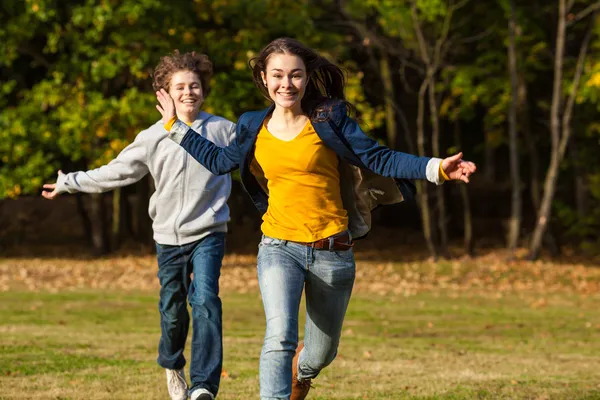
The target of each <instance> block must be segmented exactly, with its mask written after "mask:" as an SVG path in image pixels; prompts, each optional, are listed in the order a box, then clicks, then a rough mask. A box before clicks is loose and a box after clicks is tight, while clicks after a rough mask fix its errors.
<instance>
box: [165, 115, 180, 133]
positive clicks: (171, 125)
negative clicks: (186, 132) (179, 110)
mask: <svg viewBox="0 0 600 400" xmlns="http://www.w3.org/2000/svg"><path fill="white" fill-rule="evenodd" d="M175 121H177V115H173V116H172V117H171V119H170V120H168V121H167V122H165V124H164V127H165V129H166V130H167V132H170V131H171V128H172V127H173V124H175Z"/></svg>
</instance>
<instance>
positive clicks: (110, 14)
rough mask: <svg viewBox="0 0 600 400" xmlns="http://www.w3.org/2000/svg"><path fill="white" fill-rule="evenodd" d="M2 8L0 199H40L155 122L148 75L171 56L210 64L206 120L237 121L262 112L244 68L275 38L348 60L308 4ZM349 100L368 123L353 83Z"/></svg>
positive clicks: (211, 1) (154, 0) (38, 1)
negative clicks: (58, 175)
mask: <svg viewBox="0 0 600 400" xmlns="http://www.w3.org/2000/svg"><path fill="white" fill-rule="evenodd" d="M2 7H3V12H2V14H1V15H0V51H2V53H3V55H4V56H3V57H2V59H1V60H0V68H2V69H1V70H0V77H2V81H1V83H0V93H2V96H1V100H0V106H2V114H1V115H0V127H1V128H2V131H1V132H0V141H1V143H2V144H1V145H0V175H1V178H0V198H3V197H15V196H17V195H20V194H33V193H36V191H38V190H39V188H40V186H41V183H42V182H43V181H44V180H50V179H52V178H53V177H54V173H55V171H56V170H57V169H59V168H63V169H68V168H78V169H79V168H93V167H97V166H100V165H102V164H104V163H106V162H108V161H110V160H111V159H112V158H114V157H115V156H116V155H117V154H118V152H119V151H120V150H122V149H123V148H124V147H125V146H126V145H127V143H129V142H131V141H132V140H133V138H134V137H135V135H136V134H137V133H138V132H139V131H140V130H142V129H144V128H146V127H147V126H148V125H150V124H151V123H154V122H155V121H156V120H158V119H159V118H160V115H159V114H158V113H157V112H156V110H155V108H154V104H155V103H156V100H155V97H154V93H153V92H152V90H151V73H152V70H153V68H154V66H155V65H156V63H157V62H158V60H159V58H160V57H161V56H162V55H164V54H166V53H170V52H171V51H173V50H174V49H179V50H180V51H191V50H196V51H199V52H203V53H206V54H208V55H209V56H210V57H211V60H212V61H213V64H214V70H215V74H214V78H213V81H212V85H213V92H212V95H211V96H209V98H208V99H207V101H206V104H205V110H206V111H208V112H211V113H215V114H218V115H223V116H224V117H226V118H229V119H231V120H234V121H235V120H236V119H237V117H238V116H239V115H240V114H241V113H242V112H244V111H248V110H251V109H256V108H261V107H264V106H265V104H266V102H265V99H263V98H262V96H261V95H260V93H259V92H258V91H257V90H256V88H255V87H254V84H253V83H252V80H251V75H250V72H249V69H248V67H247V65H248V61H249V59H251V58H252V57H253V56H254V55H256V53H257V52H258V51H259V50H260V49H261V48H262V47H263V46H264V45H266V44H267V43H268V42H269V41H270V40H272V39H274V38H276V37H279V36H293V37H296V38H298V39H300V40H302V41H305V42H306V43H307V44H309V45H311V46H314V47H315V48H317V49H323V50H326V49H336V48H337V49H341V50H340V51H334V52H333V53H332V54H331V55H332V57H333V58H337V57H338V56H340V55H342V56H344V55H345V54H344V49H343V48H341V47H340V46H338V45H337V44H338V43H339V42H340V40H341V37H340V36H338V35H331V34H328V35H324V34H322V33H321V32H319V31H318V30H317V29H316V28H315V27H314V24H313V23H312V15H313V13H314V14H318V10H317V9H315V8H313V7H309V5H308V4H307V3H305V2H293V3H289V2H282V1H276V0H260V1H257V0H252V1H250V0H243V1H226V0H219V1H217V0H195V1H193V2H191V1H187V0H179V1H173V2H163V1H158V0H122V1H110V0H103V1H96V0H79V1H75V2H70V3H69V4H67V3H65V2H61V1H58V0H55V1H51V0H46V1H42V0H29V1H26V2H23V1H20V0H9V1H6V2H3V6H2ZM258 21H268V23H258ZM350 91H351V93H353V96H354V97H355V98H356V99H358V101H359V102H360V108H362V109H363V110H364V111H366V113H365V114H367V115H371V114H373V113H369V106H368V104H367V103H366V102H365V101H364V98H363V97H361V96H362V95H361V88H360V83H359V82H354V85H351V89H350ZM369 118H370V120H373V121H375V119H376V118H375V116H374V114H373V115H372V116H370V117H369ZM373 124H374V125H375V126H377V122H373Z"/></svg>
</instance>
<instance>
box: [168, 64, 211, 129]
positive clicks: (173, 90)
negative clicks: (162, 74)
mask: <svg viewBox="0 0 600 400" xmlns="http://www.w3.org/2000/svg"><path fill="white" fill-rule="evenodd" d="M169 94H170V95H171V97H172V98H173V101H174V102H175V109H176V111H177V117H178V118H179V119H181V120H183V121H184V122H193V121H194V120H195V119H196V116H197V115H198V112H199V111H200V107H201V106H202V103H203V102H204V95H203V93H202V84H201V83H200V77H199V76H198V74H196V73H194V72H192V71H177V72H175V73H174V74H173V76H171V80H170V82H169Z"/></svg>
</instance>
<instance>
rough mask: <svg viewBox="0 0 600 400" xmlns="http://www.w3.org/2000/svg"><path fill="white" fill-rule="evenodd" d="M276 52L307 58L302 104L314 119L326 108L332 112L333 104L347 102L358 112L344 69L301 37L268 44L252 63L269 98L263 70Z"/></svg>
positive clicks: (353, 110) (262, 91) (264, 93)
mask: <svg viewBox="0 0 600 400" xmlns="http://www.w3.org/2000/svg"><path fill="white" fill-rule="evenodd" d="M272 54H292V55H295V56H298V57H300V58H301V59H302V61H304V65H305V66H306V74H307V76H308V82H307V84H306V91H305V92H304V97H303V98H302V103H301V105H302V111H304V112H305V113H306V115H308V117H309V118H310V119H319V114H321V113H322V112H326V113H327V114H328V112H329V111H331V108H332V107H333V106H334V105H336V104H339V103H345V104H346V107H347V110H348V112H350V113H352V114H354V113H355V112H356V109H355V108H354V106H353V105H352V104H350V103H349V102H348V101H346V96H345V95H344V87H345V84H346V77H345V75H344V71H343V70H342V69H341V68H340V67H338V66H337V65H335V64H334V63H332V62H330V61H329V60H327V59H326V58H325V57H323V56H321V55H319V53H317V52H316V51H314V50H312V49H311V48H310V47H308V46H306V45H304V44H303V43H301V42H299V41H298V40H295V39H291V38H285V37H284V38H279V39H275V40H273V41H272V42H271V43H269V44H268V45H266V46H265V48H263V49H262V51H261V52H260V54H259V55H258V56H256V57H254V58H252V59H251V60H250V63H249V64H250V68H252V77H253V79H254V84H255V85H256V87H258V89H259V90H260V91H261V93H262V94H263V96H265V97H266V98H267V99H268V100H271V97H270V96H269V91H268V90H267V88H266V87H265V85H264V84H263V80H262V77H261V72H264V73H266V67H267V62H268V60H269V57H270V56H271V55H272Z"/></svg>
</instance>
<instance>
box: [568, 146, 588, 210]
mask: <svg viewBox="0 0 600 400" xmlns="http://www.w3.org/2000/svg"><path fill="white" fill-rule="evenodd" d="M569 156H570V157H571V164H573V171H574V173H575V206H576V207H577V216H578V217H579V218H580V219H581V218H584V217H585V216H586V215H587V213H588V190H587V184H586V180H585V171H584V169H583V167H582V166H581V162H580V161H579V152H578V149H577V143H576V142H575V140H572V141H571V144H570V145H569Z"/></svg>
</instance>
